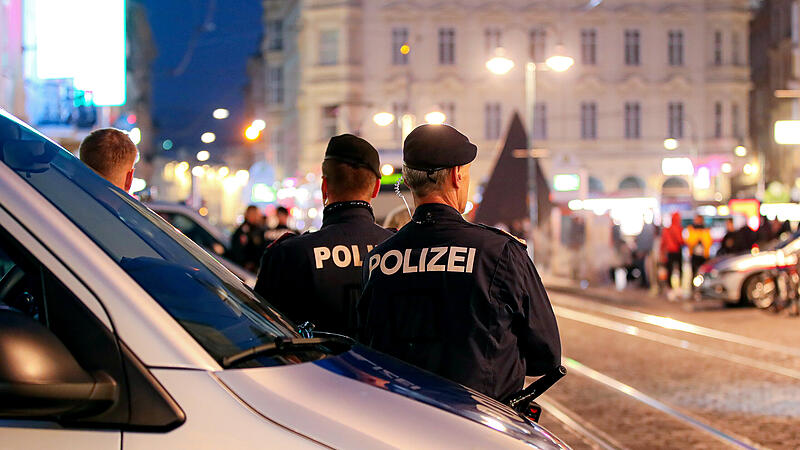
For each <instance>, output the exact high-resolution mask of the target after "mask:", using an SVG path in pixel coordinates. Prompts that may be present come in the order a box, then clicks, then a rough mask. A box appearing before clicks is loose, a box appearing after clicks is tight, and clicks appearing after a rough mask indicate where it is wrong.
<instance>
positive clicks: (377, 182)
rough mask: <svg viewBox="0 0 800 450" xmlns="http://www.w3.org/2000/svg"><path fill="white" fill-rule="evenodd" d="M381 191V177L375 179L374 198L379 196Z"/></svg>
mask: <svg viewBox="0 0 800 450" xmlns="http://www.w3.org/2000/svg"><path fill="white" fill-rule="evenodd" d="M380 191H381V179H380V178H378V179H376V180H375V187H374V188H373V189H372V198H375V197H377V196H378V192H380Z"/></svg>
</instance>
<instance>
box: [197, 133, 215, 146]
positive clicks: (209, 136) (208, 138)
mask: <svg viewBox="0 0 800 450" xmlns="http://www.w3.org/2000/svg"><path fill="white" fill-rule="evenodd" d="M200 140H201V141H203V143H204V144H210V143H212V142H214V141H216V140H217V135H216V134H214V133H212V132H210V131H206V132H205V133H203V134H202V135H201V136H200Z"/></svg>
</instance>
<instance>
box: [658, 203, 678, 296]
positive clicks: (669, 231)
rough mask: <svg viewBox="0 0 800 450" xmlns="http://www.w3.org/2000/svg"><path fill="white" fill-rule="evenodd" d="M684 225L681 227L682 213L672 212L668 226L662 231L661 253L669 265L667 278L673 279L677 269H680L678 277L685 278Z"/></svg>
mask: <svg viewBox="0 0 800 450" xmlns="http://www.w3.org/2000/svg"><path fill="white" fill-rule="evenodd" d="M682 249H683V227H681V214H680V213H679V212H674V213H672V218H671V222H670V224H669V226H668V227H665V228H664V229H663V230H662V231H661V253H662V255H663V256H664V258H665V262H666V266H667V279H668V280H670V283H671V280H672V276H673V273H674V272H675V269H676V268H677V269H678V279H679V280H681V279H683V254H682V253H681V252H682Z"/></svg>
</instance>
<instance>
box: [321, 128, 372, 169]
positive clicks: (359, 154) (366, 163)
mask: <svg viewBox="0 0 800 450" xmlns="http://www.w3.org/2000/svg"><path fill="white" fill-rule="evenodd" d="M325 159H334V160H336V161H341V162H343V163H347V164H349V165H351V166H353V167H366V168H367V169H369V170H371V171H373V172H375V176H377V177H378V178H380V177H381V172H380V170H381V159H380V157H379V156H378V151H377V150H375V147H373V146H372V144H370V143H369V142H367V141H365V140H364V139H361V138H360V137H358V136H353V135H352V134H342V135H340V136H334V137H332V138H331V140H330V141H328V148H327V150H325Z"/></svg>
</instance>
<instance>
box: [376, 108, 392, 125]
mask: <svg viewBox="0 0 800 450" xmlns="http://www.w3.org/2000/svg"><path fill="white" fill-rule="evenodd" d="M372 121H373V122H375V124H376V125H378V126H380V127H385V126H388V125H389V124H391V123H392V122H394V114H392V113H389V112H385V111H383V112H379V113H377V114H375V115H374V116H372Z"/></svg>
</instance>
